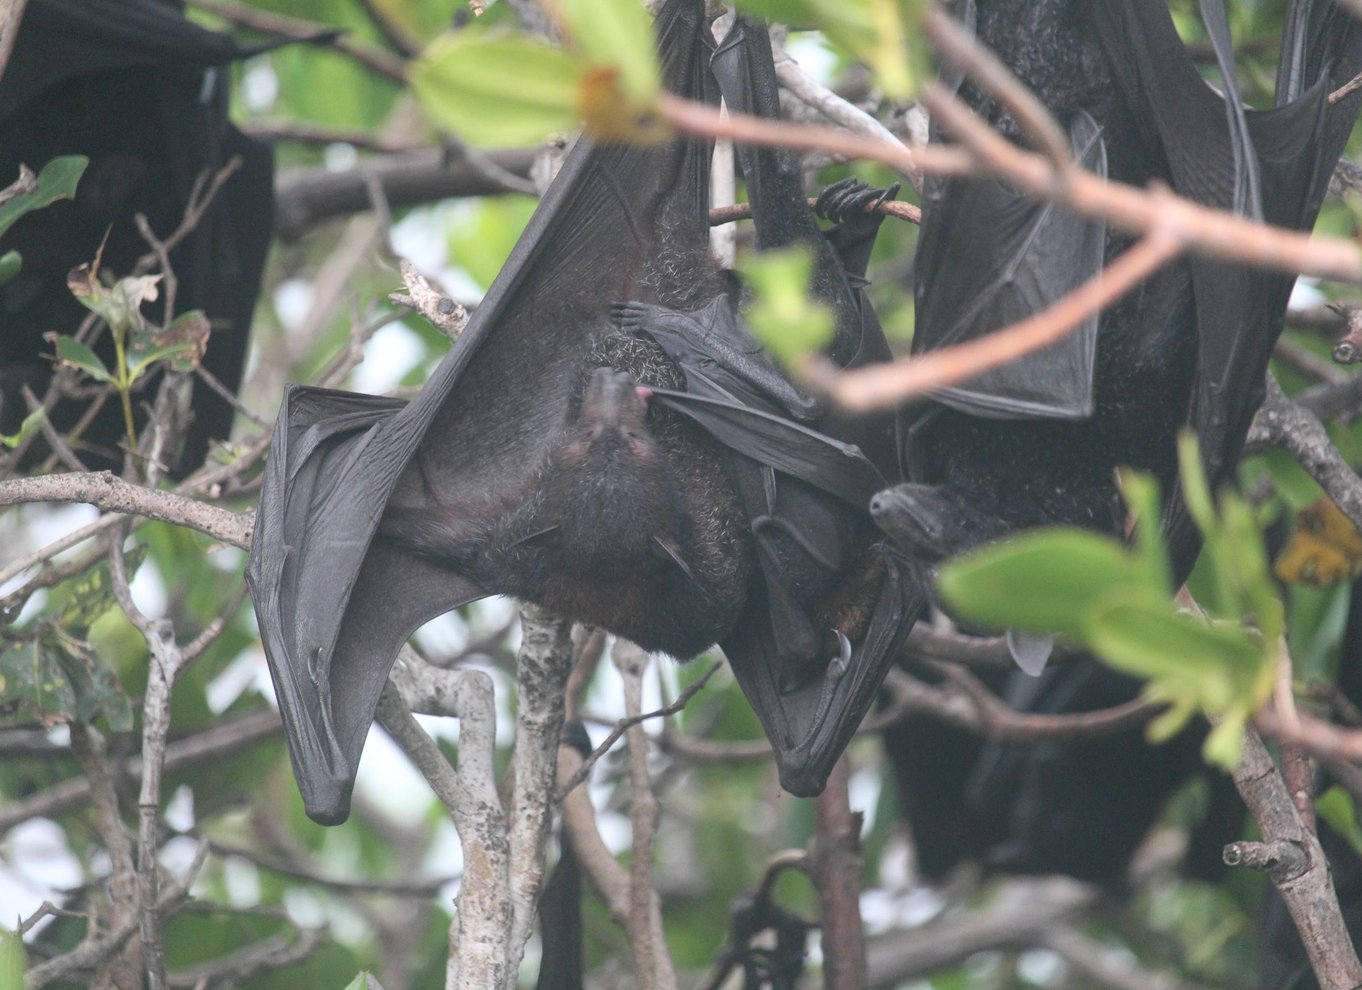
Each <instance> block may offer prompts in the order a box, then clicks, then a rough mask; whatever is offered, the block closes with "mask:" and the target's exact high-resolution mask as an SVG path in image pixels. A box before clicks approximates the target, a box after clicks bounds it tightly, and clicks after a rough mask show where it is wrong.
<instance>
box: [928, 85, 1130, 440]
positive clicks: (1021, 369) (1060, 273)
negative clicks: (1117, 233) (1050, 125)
mask: <svg viewBox="0 0 1362 990" xmlns="http://www.w3.org/2000/svg"><path fill="white" fill-rule="evenodd" d="M1069 140H1070V143H1071V145H1072V147H1073V150H1074V156H1075V158H1077V159H1078V161H1079V162H1080V163H1081V164H1082V165H1083V167H1084V168H1086V169H1087V170H1089V171H1091V172H1094V173H1096V174H1098V175H1102V176H1105V175H1106V171H1107V167H1106V152H1105V148H1104V146H1103V143H1102V137H1101V132H1100V130H1099V128H1098V127H1097V124H1096V123H1095V122H1094V121H1093V119H1092V118H1091V117H1090V116H1088V114H1086V113H1082V112H1080V113H1078V114H1076V115H1075V116H1074V119H1073V122H1072V124H1071V125H1070V129H1069ZM1104 246H1105V226H1104V225H1103V224H1102V223H1100V222H1096V221H1092V220H1088V219H1085V218H1084V217H1081V216H1079V215H1077V214H1074V213H1071V212H1069V211H1067V210H1065V209H1063V208H1062V207H1059V206H1056V205H1054V204H1050V203H1044V202H1040V201H1037V200H1036V199H1035V198H1034V197H1032V196H1028V195H1024V194H1022V193H1020V192H1017V191H1015V190H1013V189H1011V188H1009V187H1008V186H1006V185H1003V184H1002V183H999V182H997V181H995V180H992V179H981V180H969V181H957V182H952V183H949V184H947V186H946V187H945V189H944V190H943V191H942V192H941V194H940V199H939V201H937V202H936V203H934V205H933V208H932V209H930V210H928V211H927V212H926V215H925V216H924V217H923V224H922V241H921V245H920V247H919V249H918V258H919V265H920V266H923V267H922V268H921V269H920V270H919V273H918V283H917V284H918V289H917V323H916V333H915V337H914V340H913V351H914V353H923V352H926V351H933V350H936V349H937V348H940V347H946V346H949V345H952V344H959V343H963V342H965V341H968V340H975V339H978V338H980V337H984V336H987V335H988V334H989V333H992V332H993V331H995V330H1001V329H1002V328H1003V327H1006V326H1010V325H1011V324H1013V323H1016V322H1018V321H1020V320H1023V319H1026V318H1027V317H1029V316H1032V315H1034V314H1035V313H1037V312H1039V311H1041V310H1043V309H1045V308H1046V307H1047V306H1049V305H1051V304H1052V303H1054V302H1056V301H1058V300H1059V299H1061V298H1063V297H1064V296H1066V295H1068V294H1069V293H1070V292H1072V291H1073V290H1074V289H1075V288H1077V287H1078V286H1079V285H1081V284H1082V283H1083V282H1085V281H1087V280H1088V279H1090V278H1092V277H1093V276H1094V275H1096V274H1097V273H1098V272H1099V271H1101V269H1102V255H1103V248H1104ZM960 258H970V259H977V260H978V261H979V262H980V263H984V264H987V265H988V266H989V267H987V268H986V269H985V270H984V271H980V270H979V265H978V264H959V263H956V259H960ZM1097 324H1098V314H1096V313H1094V314H1093V315H1091V316H1090V317H1088V318H1087V319H1086V320H1085V321H1084V322H1083V324H1082V325H1081V326H1079V327H1078V328H1077V329H1076V330H1075V331H1074V332H1073V333H1071V334H1069V335H1068V336H1066V337H1065V338H1064V339H1063V340H1061V341H1059V342H1057V343H1054V344H1051V345H1050V346H1049V347H1046V348H1043V349H1042V350H1039V351H1036V352H1035V353H1033V354H1030V355H1027V356H1026V357H1024V358H1022V359H1020V360H1017V361H1011V362H1008V363H1007V364H1005V365H1003V366H1002V367H999V368H994V369H992V370H991V371H986V372H984V373H983V374H980V375H976V376H975V377H974V378H972V379H970V380H969V381H968V382H966V383H965V384H963V385H959V386H954V387H952V388H946V389H942V390H941V391H939V392H937V393H935V394H934V395H933V398H934V399H935V400H936V401H938V402H940V403H942V404H943V405H947V406H950V407H952V408H954V409H958V410H960V411H961V412H966V413H971V414H973V415H976V416H985V417H997V418H1008V419H1010V418H1058V419H1078V418H1083V417H1086V416H1088V415H1090V414H1091V413H1092V410H1093V392H1092V386H1093V371H1094V361H1095V357H1096V352H1097Z"/></svg>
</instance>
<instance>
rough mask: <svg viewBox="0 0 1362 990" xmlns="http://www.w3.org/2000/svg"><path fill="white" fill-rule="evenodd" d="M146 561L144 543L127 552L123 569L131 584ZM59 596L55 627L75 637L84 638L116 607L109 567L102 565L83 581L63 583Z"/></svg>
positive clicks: (106, 564)
mask: <svg viewBox="0 0 1362 990" xmlns="http://www.w3.org/2000/svg"><path fill="white" fill-rule="evenodd" d="M146 559H147V545H146V544H145V543H137V544H135V545H134V546H133V547H132V548H131V549H130V550H128V552H127V553H126V554H125V555H124V566H125V567H126V568H127V572H128V579H129V580H132V578H133V576H134V575H136V573H137V569H138V568H139V567H141V566H142V562H143V561H145V560H146ZM57 596H61V598H60V603H59V605H58V608H57V609H56V610H55V617H54V618H53V620H52V622H53V624H54V625H56V626H57V627H59V628H61V629H62V630H64V631H65V632H66V633H68V634H70V635H72V636H75V637H78V638H84V637H85V635H86V633H88V632H89V631H90V627H91V626H92V625H94V624H95V622H97V621H98V620H99V618H100V617H101V616H103V615H104V613H106V612H107V611H109V609H111V608H113V607H114V606H115V605H116V604H117V599H116V598H115V597H114V591H113V577H112V575H111V574H110V572H109V565H108V563H107V562H101V563H99V564H98V565H96V566H94V567H92V568H90V569H89V570H88V571H86V572H85V573H84V574H82V575H81V576H80V577H78V578H74V579H72V580H70V581H66V582H63V583H62V584H61V585H60V586H59V587H58V588H57V589H56V590H55V591H54V598H56V597H57Z"/></svg>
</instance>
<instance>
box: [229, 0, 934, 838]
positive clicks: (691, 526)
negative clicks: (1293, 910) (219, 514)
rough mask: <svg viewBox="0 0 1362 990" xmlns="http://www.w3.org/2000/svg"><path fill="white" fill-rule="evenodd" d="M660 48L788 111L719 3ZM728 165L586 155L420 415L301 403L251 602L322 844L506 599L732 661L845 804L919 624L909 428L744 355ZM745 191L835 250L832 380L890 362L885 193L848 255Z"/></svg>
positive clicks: (794, 782)
mask: <svg viewBox="0 0 1362 990" xmlns="http://www.w3.org/2000/svg"><path fill="white" fill-rule="evenodd" d="M656 30H657V35H658V39H659V50H660V52H661V58H662V63H663V79H664V82H665V84H666V85H667V87H668V88H669V89H671V90H672V91H673V92H676V93H679V94H681V95H684V96H688V97H691V98H694V99H703V100H708V101H710V102H716V101H717V86H716V82H717V83H721V84H722V85H723V87H724V90H725V96H726V98H727V100H728V102H729V104H730V105H731V106H733V107H735V108H739V109H746V108H752V109H755V110H757V111H758V112H763V113H774V112H775V111H776V104H775V92H776V90H775V76H774V68H773V66H772V64H771V56H770V50H769V42H768V41H767V40H766V36H765V33H764V31H763V30H762V29H760V28H759V27H755V26H753V25H750V24H746V23H745V22H741V21H740V22H739V23H738V24H737V25H736V26H735V28H734V33H733V34H732V35H730V36H729V38H728V39H726V40H725V42H724V44H723V45H721V46H719V51H718V53H717V54H715V48H714V43H713V40H712V38H711V37H710V35H709V30H708V27H707V25H706V23H705V20H704V15H703V4H702V3H700V2H699V0H668V2H667V3H666V4H665V5H664V6H663V8H662V10H661V11H660V12H659V14H658V17H657V22H656ZM711 57H713V59H714V65H713V68H711ZM716 76H717V80H716ZM710 156H711V148H710V146H709V144H708V143H707V142H705V141H701V140H697V139H681V138H678V139H674V140H672V141H670V142H668V143H666V144H664V145H662V146H658V147H652V148H640V147H630V146H624V145H606V144H602V145H595V144H593V143H592V142H590V141H588V140H585V139H584V140H581V141H579V142H578V145H577V147H576V148H575V149H574V150H573V152H572V153H571V155H570V156H569V157H568V160H567V161H566V163H565V164H564V165H563V168H562V171H561V172H560V173H559V176H558V177H557V179H556V180H555V181H554V183H553V185H552V186H551V188H550V189H549V191H548V193H547V194H546V196H545V197H544V200H543V202H542V203H541V204H540V207H539V209H538V210H537V212H536V213H535V215H534V217H533V218H532V220H531V221H530V224H529V226H528V228H527V229H526V231H525V233H524V234H523V235H522V237H521V239H520V241H519V243H518V244H517V246H516V248H515V250H514V251H513V252H512V254H511V257H510V259H509V260H508V261H507V263H506V266H505V267H504V268H503V269H502V271H501V273H500V275H499V276H498V277H497V279H496V281H495V282H494V283H493V285H492V287H491V289H490V290H489V291H488V293H487V296H486V298H485V299H484V300H483V302H482V304H481V305H480V306H479V307H478V310H477V312H476V313H475V314H474V316H473V318H472V320H471V321H470V322H469V325H468V327H467V328H466V329H465V330H464V331H463V333H462V335H461V336H460V337H459V339H458V341H457V342H456V343H455V344H454V346H453V348H452V349H451V350H450V352H449V354H448V355H447V356H446V357H445V358H444V360H443V361H442V362H441V363H440V365H439V367H438V368H437V369H436V371H435V373H434V374H433V375H432V376H431V378H430V380H429V381H428V382H427V383H426V385H425V387H424V388H423V389H422V390H421V393H420V394H419V395H418V396H417V397H416V398H415V399H414V400H412V401H411V403H409V404H408V403H403V402H399V401H395V400H390V399H384V398H378V397H373V396H364V395H354V394H349V393H344V392H335V391H326V390H320V389H315V388H301V387H291V388H290V389H289V390H288V392H287V393H286V395H285V399H284V405H283V409H282V410H281V413H280V416H279V420H278V424H277V427H276V432H275V436H274V441H273V447H272V449H271V455H270V461H269V469H268V472H267V475H266V479H265V484H264V489H263V492H262V495H261V501H260V511H259V515H258V517H257V523H256V531H255V541H254V546H253V548H252V551H251V558H250V563H249V566H248V569H247V578H248V580H249V581H250V583H251V588H252V592H253V595H254V599H255V607H256V614H257V616H258V618H259V622H260V628H261V633H262V636H263V638H264V643H265V649H266V655H267V656H268V658H269V661H270V666H271V672H272V674H273V677H274V683H275V689H276V691H277V693H278V696H279V705H280V709H281V712H282V714H283V718H284V726H285V730H286V733H287V736H288V741H289V748H290V754H291V756H292V759H293V765H294V772H295V775H296V777H297V779H298V783H299V787H300V789H301V790H302V793H303V798H304V802H305V804H306V807H307V811H308V814H309V815H311V816H312V817H313V818H314V819H316V820H317V821H321V822H328V823H334V822H339V821H342V820H343V819H344V818H345V817H346V815H347V814H348V810H349V800H350V790H351V788H352V786H353V783H354V775H355V770H356V767H357V764H358V762H359V756H360V752H361V750H362V748H363V745H364V739H365V735H366V733H367V731H368V728H369V725H370V723H371V722H372V720H373V714H374V709H375V706H376V704H377V700H378V697H379V694H380V692H381V690H382V687H383V684H384V682H385V681H386V679H387V676H388V671H389V669H390V668H391V666H392V663H393V661H394V659H395V657H396V655H397V652H398V650H399V648H400V647H401V645H402V643H403V642H404V641H405V640H406V639H407V637H408V636H410V635H411V633H412V632H413V631H414V630H415V629H416V628H417V627H418V626H420V625H421V624H422V623H423V622H425V621H427V620H429V619H430V618H433V617H434V616H436V615H439V614H441V613H443V612H446V611H448V610H449V609H451V608H453V607H455V606H457V605H460V604H463V603H465V602H469V601H472V600H474V599H477V598H481V597H484V596H485V595H488V594H493V593H502V594H512V595H516V596H518V597H521V598H525V599H529V600H532V601H537V602H540V603H542V604H545V605H547V606H549V607H551V608H553V609H555V610H556V611H558V612H559V613H560V614H563V615H565V616H568V617H571V618H573V619H576V620H579V621H584V622H589V623H592V624H595V625H599V626H603V627H604V628H606V629H609V630H611V631H613V632H616V633H618V634H620V635H623V636H627V637H628V638H630V639H632V640H634V641H635V642H637V643H639V644H640V645H641V646H643V647H645V648H647V649H650V650H656V651H661V652H665V653H669V654H672V655H673V656H677V657H682V658H686V657H689V656H693V655H694V654H695V653H697V652H699V651H700V650H703V649H705V648H706V647H708V646H709V645H711V644H712V643H714V642H715V641H719V642H720V643H721V644H722V645H723V647H724V649H725V652H726V653H727V655H728V658H729V661H730V663H731V665H732V667H733V669H734V672H735V674H736V675H737V677H738V679H739V681H740V683H741V684H742V687H743V689H744V691H745V692H746V694H747V696H748V698H749V700H750V701H751V702H752V704H753V706H754V707H755V708H756V710H757V712H758V714H759V715H760V716H761V719H762V722H763V724H764V726H765V727H766V731H767V733H768V735H769V736H770V737H771V740H772V742H773V744H774V746H775V748H776V750H777V754H778V757H779V759H780V761H781V770H782V779H783V780H784V781H785V783H786V786H787V787H790V788H791V789H793V790H796V791H798V792H799V793H811V792H814V791H816V790H818V789H820V788H821V787H822V784H823V780H824V779H825V777H826V774H827V772H828V770H829V769H830V768H831V766H832V764H833V762H834V761H835V760H836V758H837V756H838V755H839V754H840V752H841V750H842V748H843V747H844V745H845V743H846V740H847V738H848V736H849V735H850V734H851V732H853V731H854V729H855V725H856V723H858V722H859V720H860V718H861V716H862V715H863V714H864V712H865V710H866V709H867V708H868V707H869V705H870V703H871V701H872V700H873V696H874V693H875V691H876V690H877V688H878V686H879V683H880V681H881V680H882V678H883V674H884V672H885V670H886V669H887V666H888V664H889V663H891V662H892V661H893V659H894V657H895V654H896V653H897V649H898V644H899V643H900V642H901V640H902V637H903V635H904V633H906V630H907V627H908V625H909V624H911V621H912V619H913V617H914V615H915V613H916V602H917V598H916V596H915V594H914V591H913V589H914V588H915V587H916V584H915V583H913V582H911V581H908V580H905V579H904V576H903V575H901V574H900V572H899V568H898V565H897V564H896V563H895V562H894V561H893V560H891V559H890V558H889V557H888V556H887V555H885V554H883V553H881V552H880V550H879V549H878V545H877V540H878V536H877V533H876V532H875V530H874V527H873V526H872V525H870V522H869V518H868V515H867V513H866V509H865V506H866V504H867V503H868V501H869V498H870V496H871V494H872V493H873V492H874V491H876V490H878V489H879V488H882V487H884V486H885V485H886V483H888V482H889V481H892V480H893V478H892V473H893V472H892V469H891V468H892V465H893V464H894V463H895V448H894V441H893V424H892V422H891V421H888V420H881V421H867V422H863V423H857V424H844V423H840V422H838V421H837V420H836V419H835V418H834V417H831V416H829V415H827V414H825V413H823V412H822V410H820V409H819V408H818V404H817V403H816V402H813V401H811V400H809V399H807V398H805V397H803V396H801V395H800V394H799V393H798V392H796V391H795V390H794V389H793V388H791V386H790V385H789V383H788V382H787V381H785V379H784V377H783V376H782V375H781V374H780V372H779V371H778V369H776V368H775V367H774V366H773V365H772V364H771V362H770V361H769V359H767V358H765V357H764V356H763V355H762V354H761V352H760V349H759V348H757V347H756V346H755V345H754V344H753V343H752V342H751V340H750V339H749V338H748V337H747V335H746V333H745V331H743V330H742V328H741V326H740V324H739V322H738V321H737V320H736V319H735V317H734V315H733V311H734V306H735V305H736V301H737V300H736V291H735V286H734V283H733V280H732V279H731V278H730V277H728V276H727V275H726V274H725V273H723V272H721V271H720V270H719V269H718V268H717V267H716V266H715V265H714V264H713V262H712V260H711V258H710V255H709V251H708V224H707V220H708V188H709V161H710ZM743 164H744V170H745V172H746V176H747V182H748V189H749V198H750V199H751V201H752V203H753V207H754V213H755V214H756V216H757V217H758V236H759V239H760V240H761V241H762V242H763V244H764V245H770V244H789V243H793V242H796V241H800V242H804V243H808V244H810V245H811V246H813V248H814V249H815V251H816V253H817V266H816V275H815V288H816V290H817V291H818V293H819V294H820V295H821V296H822V297H823V298H824V299H825V300H827V301H828V302H829V303H830V305H831V307H832V309H833V310H834V312H835V313H836V314H837V317H838V333H837V337H836V340H835V341H834V344H833V345H832V349H831V353H832V355H833V357H834V359H836V360H838V361H840V362H841V363H850V362H853V361H864V360H870V359H875V358H878V357H882V356H885V355H887V354H888V349H887V347H886V346H885V343H884V340H883V336H882V334H881V332H880V329H879V325H878V323H877V322H875V320H874V318H873V314H871V313H870V312H869V309H868V306H866V305H865V301H864V299H863V298H862V297H861V295H860V292H859V290H858V288H856V286H858V285H859V284H861V283H862V281H863V280H862V279H861V278H860V276H862V275H863V274H864V270H863V266H864V261H865V257H866V255H867V254H868V249H869V242H870V241H871V240H873V237H874V234H875V231H876V230H877V228H878V220H877V219H874V218H870V217H867V216H865V215H864V214H863V213H862V212H861V210H860V209H859V207H860V206H863V205H864V203H865V200H866V199H867V197H872V196H878V195H879V194H878V193H875V192H872V191H869V190H865V189H863V188H860V187H855V188H850V189H848V188H838V189H836V190H834V191H833V192H832V194H831V195H830V196H828V197H825V199H824V201H823V202H824V207H825V209H826V210H827V211H828V212H830V213H832V214H834V215H838V216H842V217H843V222H842V223H841V224H840V227H839V229H838V230H836V231H835V232H834V233H833V235H832V236H831V237H830V238H826V239H825V238H824V237H823V236H822V235H821V234H820V233H819V231H818V227H817V225H816V223H815V221H814V219H813V218H812V216H811V215H810V213H809V211H808V208H807V206H806V204H805V200H804V198H803V197H804V192H803V188H802V183H801V182H800V181H799V180H798V175H799V173H798V169H797V166H796V164H795V163H794V161H793V160H792V159H789V158H786V157H784V156H780V155H775V154H772V153H767V152H763V153H756V154H749V153H744V155H743ZM858 265H859V266H860V267H859V269H858V267H857V266H858ZM844 266H848V270H847V271H844ZM612 304H614V305H613V309H612ZM669 355H670V356H669ZM858 445H859V446H858ZM871 458H876V459H882V461H880V462H877V461H876V460H872V459H871ZM885 465H888V466H890V467H889V468H886V467H885Z"/></svg>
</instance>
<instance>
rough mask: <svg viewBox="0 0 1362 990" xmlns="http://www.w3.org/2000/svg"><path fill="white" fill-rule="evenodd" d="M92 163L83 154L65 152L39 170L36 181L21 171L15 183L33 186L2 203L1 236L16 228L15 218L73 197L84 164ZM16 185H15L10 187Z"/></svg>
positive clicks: (0, 212) (0, 214) (0, 216)
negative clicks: (30, 179)
mask: <svg viewBox="0 0 1362 990" xmlns="http://www.w3.org/2000/svg"><path fill="white" fill-rule="evenodd" d="M89 164H90V159H88V158H86V157H85V156H84V155H64V156H62V157H61V158H54V159H52V160H51V161H50V162H48V163H47V164H46V165H44V166H43V170H42V171H41V172H39V173H38V176H37V180H36V182H29V181H25V177H24V176H23V174H22V173H21V174H20V177H19V181H18V182H17V183H15V185H20V184H23V185H31V188H30V189H28V190H27V191H24V192H20V193H18V194H17V195H14V196H11V197H10V198H9V199H7V200H5V201H4V202H3V203H0V235H3V234H4V233H5V231H7V230H9V229H10V227H13V226H14V223H15V221H17V220H18V219H19V218H20V217H21V216H23V215H24V214H25V213H29V212H31V211H33V210H37V209H41V208H42V207H44V206H48V205H50V204H52V203H55V202H56V201H57V200H59V199H70V198H71V197H72V196H74V195H75V194H76V183H78V182H79V181H80V177H81V175H82V174H83V173H84V172H85V166H86V165H89ZM30 175H31V173H30ZM13 188H14V186H10V187H9V189H13ZM6 191H7V192H8V190H6Z"/></svg>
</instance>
